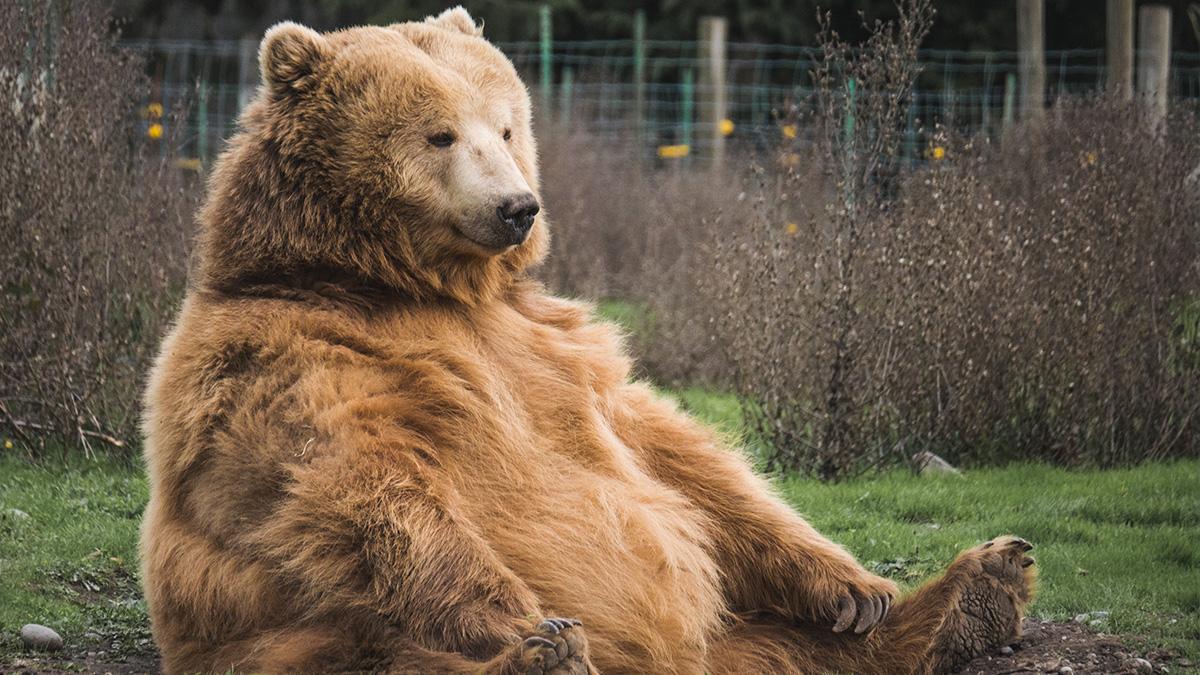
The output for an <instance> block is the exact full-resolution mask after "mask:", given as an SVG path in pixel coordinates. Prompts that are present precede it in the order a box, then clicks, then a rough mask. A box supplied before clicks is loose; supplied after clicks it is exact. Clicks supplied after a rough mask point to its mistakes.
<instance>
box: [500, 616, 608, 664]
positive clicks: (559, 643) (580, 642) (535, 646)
mask: <svg viewBox="0 0 1200 675" xmlns="http://www.w3.org/2000/svg"><path fill="white" fill-rule="evenodd" d="M520 649H521V655H520V662H521V667H520V668H518V672H521V673H524V674H525V675H552V674H553V675H587V673H592V672H595V670H594V669H593V668H592V664H591V662H590V661H588V655H587V637H586V636H585V635H584V633H583V625H582V624H581V623H580V622H579V620H578V619H546V620H544V621H542V622H541V623H539V624H538V626H537V628H536V629H535V632H534V634H533V635H530V636H529V637H527V638H525V641H524V642H522V643H521V647H520Z"/></svg>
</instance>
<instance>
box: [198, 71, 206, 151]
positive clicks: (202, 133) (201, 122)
mask: <svg viewBox="0 0 1200 675" xmlns="http://www.w3.org/2000/svg"><path fill="white" fill-rule="evenodd" d="M199 94H200V100H199V101H197V102H196V118H197V119H196V125H197V127H198V128H197V129H196V159H198V160H199V161H200V164H201V166H203V165H204V163H205V162H207V161H208V83H207V82H204V81H201V82H200V92H199Z"/></svg>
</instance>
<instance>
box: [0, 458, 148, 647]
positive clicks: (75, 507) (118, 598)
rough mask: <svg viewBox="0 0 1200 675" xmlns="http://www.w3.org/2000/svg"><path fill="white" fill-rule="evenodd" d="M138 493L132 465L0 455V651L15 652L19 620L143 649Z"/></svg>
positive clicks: (138, 474)
mask: <svg viewBox="0 0 1200 675" xmlns="http://www.w3.org/2000/svg"><path fill="white" fill-rule="evenodd" d="M146 498H147V487H146V480H145V478H144V477H143V474H142V471H141V470H140V469H135V468H130V467H128V466H124V465H120V464H114V463H109V462H103V461H100V462H95V461H88V460H83V459H80V460H79V461H78V462H77V464H76V465H72V466H66V465H62V464H43V465H37V466H35V465H31V464H28V463H26V462H24V461H22V460H19V459H15V458H11V457H5V458H0V654H4V653H8V652H12V651H14V650H16V649H18V648H19V639H18V637H17V635H18V631H19V630H20V628H21V626H22V625H24V624H26V623H41V624H45V625H48V626H50V627H51V628H54V629H55V630H57V631H58V632H59V634H60V635H62V636H63V638H64V640H66V641H67V642H68V643H69V644H71V645H73V646H79V645H85V644H91V643H95V644H100V643H101V639H103V642H104V644H106V645H107V644H108V643H109V641H110V640H112V641H115V642H116V644H115V645H113V646H112V650H113V651H117V652H120V651H124V650H129V651H144V650H146V649H147V648H148V646H149V644H150V633H149V628H148V626H147V619H146V606H145V602H144V601H143V600H142V598H141V592H140V590H139V586H138V571H137V570H138V559H137V530H138V524H139V523H140V522H141V517H142V509H143V507H144V506H145V503H146ZM89 634H92V635H89ZM105 648H106V649H108V648H109V647H107V646H106V647H105Z"/></svg>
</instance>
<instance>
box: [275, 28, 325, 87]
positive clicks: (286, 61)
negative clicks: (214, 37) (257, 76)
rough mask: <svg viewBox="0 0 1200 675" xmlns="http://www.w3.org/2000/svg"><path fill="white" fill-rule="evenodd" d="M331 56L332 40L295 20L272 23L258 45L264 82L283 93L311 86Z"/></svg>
mask: <svg viewBox="0 0 1200 675" xmlns="http://www.w3.org/2000/svg"><path fill="white" fill-rule="evenodd" d="M328 56H329V44H328V43H327V42H326V41H325V38H323V37H321V34H320V33H318V32H316V31H315V30H313V29H311V28H306V27H305V26H301V25H300V24H298V23H293V22H291V21H283V22H281V23H277V24H275V25H274V26H271V28H269V29H268V30H267V32H266V34H265V35H263V41H262V45H260V46H259V48H258V64H259V67H260V68H262V79H263V82H265V83H266V84H267V86H268V87H269V88H270V90H271V92H272V93H273V94H274V95H276V96H279V97H282V96H287V95H289V94H294V93H299V92H302V91H304V90H306V89H308V88H309V87H311V86H312V82H313V75H314V74H315V73H316V70H317V67H318V66H319V65H320V64H321V62H322V61H324V60H325V59H326V58H327V57H328Z"/></svg>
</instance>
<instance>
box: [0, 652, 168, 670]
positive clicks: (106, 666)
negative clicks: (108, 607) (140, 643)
mask: <svg viewBox="0 0 1200 675" xmlns="http://www.w3.org/2000/svg"><path fill="white" fill-rule="evenodd" d="M158 672H160V668H159V665H158V652H154V651H152V652H149V653H146V654H126V655H122V656H113V655H110V654H106V653H103V652H80V653H79V654H75V655H70V654H66V653H58V654H22V655H21V656H16V657H12V658H11V659H0V673H37V674H38V675H41V674H42V673H54V674H58V673H107V674H110V675H142V674H143V673H158Z"/></svg>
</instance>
